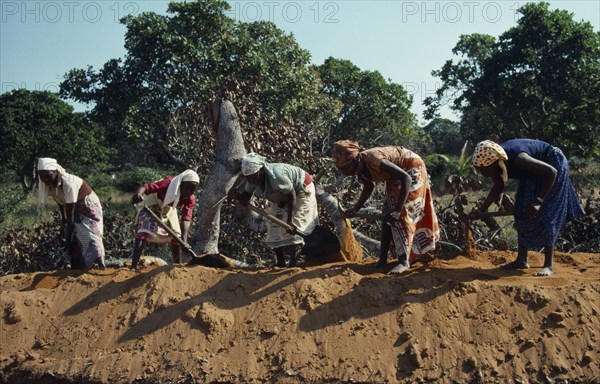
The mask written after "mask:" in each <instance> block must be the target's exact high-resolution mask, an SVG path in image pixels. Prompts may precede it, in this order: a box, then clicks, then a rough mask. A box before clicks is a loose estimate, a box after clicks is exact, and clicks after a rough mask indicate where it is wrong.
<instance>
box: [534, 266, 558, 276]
mask: <svg viewBox="0 0 600 384" xmlns="http://www.w3.org/2000/svg"><path fill="white" fill-rule="evenodd" d="M552 275H554V269H552V267H544V268H542V269H540V270H539V271H537V272H536V273H534V274H533V276H552Z"/></svg>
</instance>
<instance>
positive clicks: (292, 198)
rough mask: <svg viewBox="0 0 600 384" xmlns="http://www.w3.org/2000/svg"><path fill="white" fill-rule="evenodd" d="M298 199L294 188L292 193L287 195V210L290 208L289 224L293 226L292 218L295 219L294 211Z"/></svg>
mask: <svg viewBox="0 0 600 384" xmlns="http://www.w3.org/2000/svg"><path fill="white" fill-rule="evenodd" d="M296 204H297V197H296V191H295V190H294V188H292V191H291V192H290V193H288V194H287V208H288V217H287V222H288V224H289V225H292V218H293V217H294V211H295V210H296Z"/></svg>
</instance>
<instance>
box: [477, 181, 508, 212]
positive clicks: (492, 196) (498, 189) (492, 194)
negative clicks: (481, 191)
mask: <svg viewBox="0 0 600 384" xmlns="http://www.w3.org/2000/svg"><path fill="white" fill-rule="evenodd" d="M490 178H491V179H492V182H493V183H494V185H493V186H492V188H491V189H490V191H489V192H488V195H487V197H486V198H485V200H484V201H483V203H482V204H481V205H480V206H479V209H477V210H478V211H480V212H486V211H487V210H488V208H489V207H490V205H492V203H493V202H494V201H498V198H499V197H500V194H501V193H502V192H503V191H504V188H505V187H506V183H505V182H504V179H502V175H500V174H494V175H492V176H491V177H490Z"/></svg>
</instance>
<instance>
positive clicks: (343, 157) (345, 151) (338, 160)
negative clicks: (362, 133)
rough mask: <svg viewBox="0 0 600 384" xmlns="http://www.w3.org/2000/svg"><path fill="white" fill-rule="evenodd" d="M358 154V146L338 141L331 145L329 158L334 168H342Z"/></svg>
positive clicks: (354, 143) (352, 142)
mask: <svg viewBox="0 0 600 384" xmlns="http://www.w3.org/2000/svg"><path fill="white" fill-rule="evenodd" d="M359 153H360V146H359V145H358V143H357V142H355V141H352V140H340V141H336V142H335V143H333V149H332V150H331V157H332V158H333V162H334V164H335V166H336V167H338V168H344V167H345V166H347V165H348V164H350V163H351V162H352V160H354V159H355V158H356V157H357V156H358V154H359Z"/></svg>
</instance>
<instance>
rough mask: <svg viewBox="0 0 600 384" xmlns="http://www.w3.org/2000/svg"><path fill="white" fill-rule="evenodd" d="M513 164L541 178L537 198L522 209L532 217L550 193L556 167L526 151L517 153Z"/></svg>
mask: <svg viewBox="0 0 600 384" xmlns="http://www.w3.org/2000/svg"><path fill="white" fill-rule="evenodd" d="M515 166H516V167H518V168H521V169H525V170H527V171H529V172H531V173H533V174H534V175H536V176H538V177H539V178H540V179H541V180H542V182H541V185H540V190H539V192H538V198H539V199H538V200H537V201H535V202H534V203H533V204H530V205H528V206H527V207H525V209H524V211H525V215H527V217H529V218H533V217H535V216H536V215H537V213H538V211H539V210H540V206H541V205H542V202H543V201H544V199H545V198H546V196H548V193H550V190H551V189H552V186H554V181H555V180H556V174H557V171H556V168H554V167H553V166H551V165H550V164H548V163H545V162H543V161H540V160H537V159H534V158H533V157H531V156H529V155H528V154H526V153H519V154H518V155H517V157H516V158H515Z"/></svg>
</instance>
